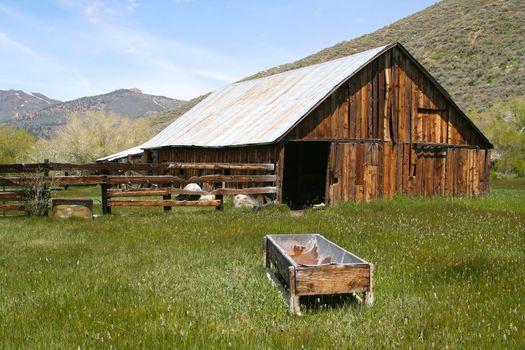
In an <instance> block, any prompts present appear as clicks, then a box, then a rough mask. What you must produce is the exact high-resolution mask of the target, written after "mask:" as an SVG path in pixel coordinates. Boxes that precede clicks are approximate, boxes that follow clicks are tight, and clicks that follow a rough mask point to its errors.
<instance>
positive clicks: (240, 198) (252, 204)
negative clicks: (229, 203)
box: [233, 194, 259, 208]
mask: <svg viewBox="0 0 525 350" xmlns="http://www.w3.org/2000/svg"><path fill="white" fill-rule="evenodd" d="M233 205H234V207H235V208H239V207H248V208H257V207H259V201H258V200H257V199H256V198H254V197H251V196H247V195H245V194H237V195H235V197H233Z"/></svg>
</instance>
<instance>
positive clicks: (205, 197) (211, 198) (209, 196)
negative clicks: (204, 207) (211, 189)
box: [199, 194, 215, 202]
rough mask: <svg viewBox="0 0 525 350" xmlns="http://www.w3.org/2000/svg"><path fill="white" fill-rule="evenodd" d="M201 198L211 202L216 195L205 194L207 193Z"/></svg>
mask: <svg viewBox="0 0 525 350" xmlns="http://www.w3.org/2000/svg"><path fill="white" fill-rule="evenodd" d="M199 200H200V201H201V202H211V201H213V200H215V196H214V195H213V194H205V195H203V196H201V198H200V199H199Z"/></svg>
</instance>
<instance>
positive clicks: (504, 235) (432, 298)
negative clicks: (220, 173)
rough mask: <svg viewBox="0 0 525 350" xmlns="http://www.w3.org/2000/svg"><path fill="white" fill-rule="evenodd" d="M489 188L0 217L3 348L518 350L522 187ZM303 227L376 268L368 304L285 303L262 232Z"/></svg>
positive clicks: (522, 297) (524, 309) (522, 292)
mask: <svg viewBox="0 0 525 350" xmlns="http://www.w3.org/2000/svg"><path fill="white" fill-rule="evenodd" d="M496 187H497V189H494V190H493V191H492V192H491V193H490V194H489V195H486V196H482V197H478V198H474V199H455V200H451V199H444V198H436V199H407V198H398V199H396V200H394V201H391V202H381V201H380V202H375V203H370V204H365V205H357V206H356V205H353V204H345V205H341V206H340V207H337V208H330V209H326V210H319V211H312V210H307V211H305V214H304V216H301V217H292V216H291V215H290V212H289V211H288V209H286V208H284V207H276V208H272V209H265V210H262V211H259V212H252V211H248V210H237V209H233V208H228V209H227V210H226V211H225V212H216V211H214V210H210V209H202V210H200V209H199V210H189V211H188V210H184V209H176V210H174V211H173V212H172V213H169V214H164V213H162V210H161V209H151V210H147V211H144V210H138V209H121V208H117V210H114V212H115V213H114V214H113V215H112V216H105V217H100V218H97V219H96V220H94V221H80V220H65V221H63V220H55V219H52V218H30V217H12V218H0V348H77V347H78V346H80V347H81V348H94V347H106V348H109V347H113V348H226V347H232V348H301V347H304V348H308V349H310V348H381V347H387V348H391V347H402V348H408V347H413V348H431V347H437V348H444V347H447V346H448V347H449V348H481V347H483V348H491V347H492V348H523V347H524V346H525V342H524V339H525V322H524V317H525V305H524V302H525V287H524V286H525V281H524V276H525V249H524V247H525V189H524V188H523V187H518V188H514V189H506V188H501V187H498V186H496ZM86 193H90V192H89V190H88V192H86ZM86 193H85V194H86ZM305 232H318V233H322V234H324V235H325V236H326V237H328V238H329V239H331V240H333V241H335V242H337V243H338V244H340V245H341V246H343V247H345V248H347V249H348V250H350V251H352V252H354V253H356V254H357V255H359V256H361V257H363V258H365V259H367V260H369V261H371V262H373V263H374V264H375V266H376V300H377V302H376V304H375V305H374V306H373V307H372V308H366V307H364V306H363V307H362V306H361V305H360V304H358V303H356V302H353V301H351V300H349V301H347V302H346V303H344V304H343V305H340V304H337V305H331V304H328V306H327V307H322V308H315V309H307V310H306V312H305V315H304V316H303V317H296V316H293V315H290V314H289V313H288V312H287V309H286V307H285V306H284V303H283V301H282V299H281V296H280V294H279V292H278V291H277V290H276V289H274V288H272V287H271V285H270V283H269V281H268V280H267V279H266V277H265V273H264V269H263V267H262V264H261V258H262V254H261V244H262V237H263V236H264V235H265V234H267V233H305Z"/></svg>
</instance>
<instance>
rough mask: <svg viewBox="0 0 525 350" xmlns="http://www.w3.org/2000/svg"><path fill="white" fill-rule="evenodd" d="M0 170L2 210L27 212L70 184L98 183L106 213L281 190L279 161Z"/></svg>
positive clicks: (267, 195)
mask: <svg viewBox="0 0 525 350" xmlns="http://www.w3.org/2000/svg"><path fill="white" fill-rule="evenodd" d="M72 174H73V175H72ZM0 175H2V176H0V214H3V215H5V213H8V212H16V211H19V212H20V211H24V212H27V213H29V212H30V210H31V209H32V207H33V206H34V205H35V203H40V202H42V201H43V200H45V198H50V197H51V196H50V195H49V193H51V192H52V191H57V190H62V189H63V188H67V187H69V186H89V185H94V186H97V185H98V186H100V189H101V205H102V213H103V214H111V210H112V207H123V206H128V207H163V208H164V211H169V210H171V208H172V207H176V206H185V207H189V206H191V207H197V206H203V207H215V208H216V209H218V210H223V209H224V197H225V196H231V195H237V194H244V195H252V196H259V197H260V198H259V199H260V200H263V201H264V200H265V199H270V200H272V199H274V197H275V194H276V193H277V187H276V181H277V178H276V175H275V165H274V164H271V163H185V162H169V163H160V164H152V163H138V164H130V163H91V164H66V163H50V162H44V163H35V164H0ZM188 184H198V185H199V187H200V188H201V190H195V189H185V187H186V185H188ZM27 193H30V194H31V193H41V194H40V197H39V198H36V200H35V198H34V197H35V196H34V195H33V196H32V197H31V196H30V197H31V198H32V200H31V201H28V200H27ZM46 193H47V195H46ZM174 196H175V197H174ZM151 197H157V198H156V199H152V198H151ZM43 198H44V199H43ZM39 200H40V201H39ZM46 204H47V203H46Z"/></svg>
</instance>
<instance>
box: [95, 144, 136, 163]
mask: <svg viewBox="0 0 525 350" xmlns="http://www.w3.org/2000/svg"><path fill="white" fill-rule="evenodd" d="M142 148H143V145H140V146H136V147H133V148H129V149H127V150H124V151H121V152H118V153H114V154H110V155H109V156H105V157H102V158H99V159H97V162H111V161H114V160H117V159H120V158H126V157H127V156H135V155H138V154H142V153H144V151H143V150H142Z"/></svg>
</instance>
